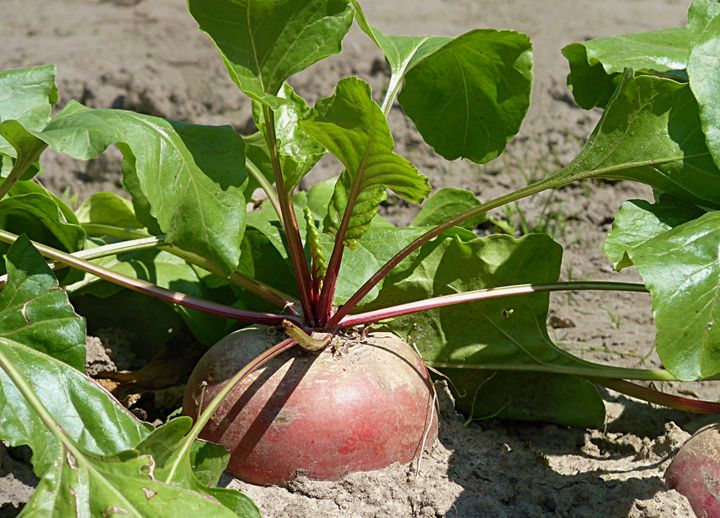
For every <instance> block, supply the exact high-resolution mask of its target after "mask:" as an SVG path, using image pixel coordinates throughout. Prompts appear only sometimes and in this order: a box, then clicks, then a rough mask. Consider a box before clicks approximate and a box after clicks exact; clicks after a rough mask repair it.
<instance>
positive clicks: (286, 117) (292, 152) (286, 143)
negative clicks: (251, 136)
mask: <svg viewBox="0 0 720 518" xmlns="http://www.w3.org/2000/svg"><path fill="white" fill-rule="evenodd" d="M279 97H280V98H281V99H285V101H286V102H285V103H283V104H282V105H281V106H280V107H279V108H278V109H277V111H276V112H275V138H276V139H277V150H278V154H279V155H280V166H281V168H282V172H283V179H284V180H285V186H286V189H287V190H288V191H292V189H294V188H295V187H296V186H297V185H298V184H299V183H300V180H302V178H303V177H304V176H305V175H306V174H308V173H309V172H310V170H311V169H312V168H313V167H314V166H315V164H316V163H317V162H318V160H320V159H321V158H322V157H323V155H324V154H325V148H323V147H322V146H320V145H319V144H318V143H317V142H315V141H314V140H313V139H311V138H310V137H309V136H308V135H307V134H306V133H305V132H304V131H303V130H302V129H301V128H300V125H299V121H300V120H301V119H302V118H303V117H305V116H306V115H307V114H308V113H309V112H310V108H309V107H308V105H307V104H306V103H305V100H304V99H303V98H302V97H300V96H299V95H298V94H296V93H295V91H294V90H293V89H292V87H291V86H290V85H289V84H287V83H285V84H283V86H282V88H281V90H280V92H279ZM253 118H254V119H255V123H256V124H257V127H258V128H260V130H261V131H262V132H265V118H264V117H263V114H262V107H261V106H260V104H259V103H257V102H255V103H253ZM271 168H272V166H271Z"/></svg>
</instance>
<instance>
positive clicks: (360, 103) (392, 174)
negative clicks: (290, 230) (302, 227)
mask: <svg viewBox="0 0 720 518" xmlns="http://www.w3.org/2000/svg"><path fill="white" fill-rule="evenodd" d="M301 125H302V127H303V129H305V131H306V132H307V133H308V134H309V135H310V136H311V137H313V138H314V139H315V140H317V141H318V142H320V143H321V144H322V145H323V146H324V147H325V148H326V149H327V150H328V151H330V152H331V153H332V154H334V155H335V156H336V157H337V158H338V159H339V160H340V162H342V164H343V165H344V166H345V168H346V170H347V172H346V173H343V175H341V180H340V181H338V182H337V183H336V185H335V193H334V195H333V200H332V203H331V209H330V212H329V213H328V217H327V218H326V220H325V226H324V229H323V231H324V232H337V231H338V229H339V227H338V226H337V225H336V223H337V217H335V218H333V217H332V214H333V212H334V213H335V214H336V215H337V214H342V213H344V212H345V207H347V206H349V207H350V210H352V213H351V214H352V217H353V218H355V219H354V220H351V225H350V226H349V227H348V231H347V235H346V241H347V244H349V245H350V246H354V245H355V244H356V240H357V239H358V238H359V237H360V235H362V232H363V231H364V230H366V229H367V226H368V225H367V224H368V217H367V215H371V216H370V217H372V216H374V214H375V213H376V211H377V206H378V205H379V203H380V202H381V201H382V200H383V199H384V190H385V188H389V189H392V190H393V191H394V192H395V193H396V194H397V195H399V196H401V197H402V198H404V199H406V200H408V201H409V202H412V203H420V202H421V201H422V200H423V199H424V198H425V196H427V194H428V193H429V192H430V185H429V183H428V180H427V178H426V177H424V176H423V175H421V174H420V173H419V172H418V171H417V169H415V167H413V165H412V164H410V162H408V161H407V160H406V159H404V158H403V157H401V156H400V155H398V154H397V153H395V152H393V145H394V142H393V139H392V135H391V134H390V129H389V128H388V125H387V121H386V120H385V116H384V115H383V113H382V111H381V110H380V107H379V106H378V105H377V104H376V103H375V101H373V99H372V96H371V94H370V86H369V85H368V84H367V83H365V82H364V81H362V80H360V79H357V78H346V79H343V80H342V81H340V82H339V83H338V85H337V87H336V89H335V93H334V95H333V96H332V97H329V98H326V99H321V100H320V101H318V103H317V104H316V106H315V108H314V109H313V110H312V111H311V112H310V115H309V116H308V117H307V118H306V119H305V120H304V121H302V123H301ZM381 192H382V193H383V195H380V193H381ZM359 202H362V203H359Z"/></svg>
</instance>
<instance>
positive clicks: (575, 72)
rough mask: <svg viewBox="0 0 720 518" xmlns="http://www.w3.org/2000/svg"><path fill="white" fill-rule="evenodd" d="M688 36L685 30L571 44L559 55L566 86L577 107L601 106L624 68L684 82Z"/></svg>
mask: <svg viewBox="0 0 720 518" xmlns="http://www.w3.org/2000/svg"><path fill="white" fill-rule="evenodd" d="M688 50H689V33H688V30H687V29H686V28H685V27H682V28H674V29H663V30H659V31H653V32H640V33H635V34H626V35H623V36H612V37H609V38H597V39H594V40H590V41H584V42H582V43H572V44H570V45H568V46H566V47H565V48H563V50H562V53H563V56H565V57H566V58H567V60H568V63H569V64H570V74H569V75H568V79H567V81H568V86H569V87H570V90H571V91H572V93H573V97H575V102H577V103H578V104H579V105H580V106H581V107H583V108H585V109H588V110H589V109H590V108H594V107H596V106H600V107H603V106H605V105H606V104H607V102H608V101H609V100H610V97H611V96H612V93H613V91H614V90H615V87H616V86H617V83H618V81H619V80H620V79H621V77H622V74H623V71H624V70H625V69H626V68H632V69H633V70H635V71H637V72H640V73H647V72H652V71H655V72H663V73H665V74H667V75H671V76H674V77H676V78H678V79H681V80H684V79H686V74H685V68H686V66H687V57H688Z"/></svg>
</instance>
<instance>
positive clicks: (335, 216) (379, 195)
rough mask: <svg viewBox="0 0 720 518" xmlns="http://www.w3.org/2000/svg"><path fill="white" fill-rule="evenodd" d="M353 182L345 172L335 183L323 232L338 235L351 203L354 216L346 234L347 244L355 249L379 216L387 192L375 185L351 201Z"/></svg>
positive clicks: (382, 187)
mask: <svg viewBox="0 0 720 518" xmlns="http://www.w3.org/2000/svg"><path fill="white" fill-rule="evenodd" d="M352 182H353V180H352V176H351V175H350V173H349V172H348V171H343V172H342V174H341V175H340V177H339V178H338V179H337V181H336V182H335V189H334V191H333V195H332V198H331V199H330V204H329V205H328V206H327V215H326V216H325V220H324V221H323V231H324V232H327V233H330V234H333V235H335V234H337V232H338V230H339V229H340V225H341V224H342V219H343V215H344V214H345V210H346V208H347V206H348V203H350V205H351V206H352V215H351V216H350V221H349V223H348V227H347V231H346V232H345V244H346V245H348V246H349V247H350V248H353V249H354V248H356V247H357V246H358V240H359V239H360V238H361V237H362V236H363V234H365V232H367V231H368V229H369V228H370V225H371V224H372V222H373V219H375V216H377V213H378V210H379V208H380V204H381V203H382V202H384V201H385V200H386V199H387V192H386V190H385V186H384V185H375V186H372V187H369V188H366V189H364V190H362V191H360V192H359V193H358V194H357V196H356V197H355V200H354V201H353V200H349V199H348V197H350V196H351V195H352V190H353V186H352Z"/></svg>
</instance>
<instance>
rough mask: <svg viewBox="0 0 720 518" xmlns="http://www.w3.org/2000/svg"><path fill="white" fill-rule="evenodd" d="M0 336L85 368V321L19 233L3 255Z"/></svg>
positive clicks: (48, 269)
mask: <svg viewBox="0 0 720 518" xmlns="http://www.w3.org/2000/svg"><path fill="white" fill-rule="evenodd" d="M5 262H6V264H7V277H8V280H7V283H6V284H5V287H4V288H3V290H2V293H0V337H5V338H8V339H12V340H15V341H18V342H21V343H23V344H25V345H27V346H28V347H32V348H33V349H35V350H37V351H40V352H43V353H45V354H48V355H50V356H52V357H53V358H56V359H58V360H60V361H63V362H65V363H67V364H68V365H70V366H72V367H75V368H76V369H78V370H80V371H84V370H85V321H84V319H83V318H82V317H80V316H79V315H78V314H77V313H75V311H74V310H73V307H72V306H71V305H70V301H69V300H68V297H67V294H66V293H65V291H63V290H62V289H61V288H60V286H59V285H58V282H57V280H56V279H55V277H54V276H53V274H52V272H51V270H50V268H49V267H48V266H47V264H45V261H44V260H43V258H42V256H41V255H40V254H39V253H38V252H37V250H35V249H34V248H33V246H32V245H31V244H30V240H29V239H28V238H27V237H25V236H20V237H19V238H18V240H17V241H16V242H15V244H13V246H11V247H10V250H9V252H8V253H7V255H6V256H5Z"/></svg>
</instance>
